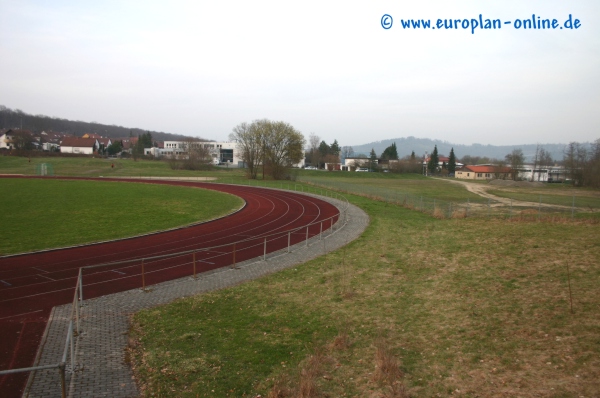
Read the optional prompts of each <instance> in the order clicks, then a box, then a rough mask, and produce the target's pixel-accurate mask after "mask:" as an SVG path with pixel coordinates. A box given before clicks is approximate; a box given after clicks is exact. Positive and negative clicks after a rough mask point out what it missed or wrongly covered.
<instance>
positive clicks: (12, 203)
mask: <svg viewBox="0 0 600 398" xmlns="http://www.w3.org/2000/svg"><path fill="white" fill-rule="evenodd" d="M0 191H1V192H2V205H3V208H4V209H5V211H4V214H3V215H2V239H1V240H0V255H5V254H10V253H20V252H26V251H32V250H39V249H46V248H52V247H61V246H68V245H74V244H81V243H88V242H94V241H102V240H107V239H115V238H122V237H127V236H132V235H137V234H141V233H146V232H151V231H157V230H163V229H168V228H173V227H177V226H180V225H185V224H189V223H192V222H196V221H201V220H207V219H211V218H214V217H218V216H221V215H225V214H228V213H230V212H231V211H233V210H234V209H237V208H239V207H240V206H242V201H241V200H240V199H239V198H237V197H235V196H232V195H226V194H222V193H218V192H214V191H209V190H201V189H191V188H185V187H171V186H158V185H151V184H125V183H118V182H97V181H66V180H63V181H61V180H41V179H40V180H25V179H23V180H20V179H3V178H0Z"/></svg>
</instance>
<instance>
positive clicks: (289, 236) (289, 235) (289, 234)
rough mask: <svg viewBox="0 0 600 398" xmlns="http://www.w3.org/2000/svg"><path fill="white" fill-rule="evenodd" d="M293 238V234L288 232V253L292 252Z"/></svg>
mask: <svg viewBox="0 0 600 398" xmlns="http://www.w3.org/2000/svg"><path fill="white" fill-rule="evenodd" d="M291 236H292V232H291V231H290V232H288V253H289V252H290V238H291Z"/></svg>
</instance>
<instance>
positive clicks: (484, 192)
mask: <svg viewBox="0 0 600 398" xmlns="http://www.w3.org/2000/svg"><path fill="white" fill-rule="evenodd" d="M440 180H442V181H446V182H449V183H452V184H459V185H462V186H464V187H465V188H466V189H467V191H469V192H472V193H474V194H476V195H479V196H481V197H483V198H486V199H490V200H493V201H495V202H496V203H491V204H490V206H491V207H503V206H517V207H539V206H541V207H544V208H553V209H571V207H570V206H561V205H552V204H545V203H542V204H541V205H540V203H538V202H526V201H522V200H515V199H510V198H503V197H501V196H496V195H493V194H491V193H489V192H488V190H489V189H493V188H497V187H490V186H488V185H483V184H476V183H475V184H474V183H472V182H468V181H461V180H448V179H441V178H440Z"/></svg>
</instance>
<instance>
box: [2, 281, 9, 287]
mask: <svg viewBox="0 0 600 398" xmlns="http://www.w3.org/2000/svg"><path fill="white" fill-rule="evenodd" d="M0 282H2V283H4V284H5V285H6V286H12V285H11V284H10V283H8V282H6V281H0Z"/></svg>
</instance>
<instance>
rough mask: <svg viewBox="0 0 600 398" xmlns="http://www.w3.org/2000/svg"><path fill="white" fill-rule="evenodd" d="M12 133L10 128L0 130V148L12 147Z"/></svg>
mask: <svg viewBox="0 0 600 398" xmlns="http://www.w3.org/2000/svg"><path fill="white" fill-rule="evenodd" d="M13 139H14V133H13V131H12V130H11V129H3V130H0V149H12V148H13Z"/></svg>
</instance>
